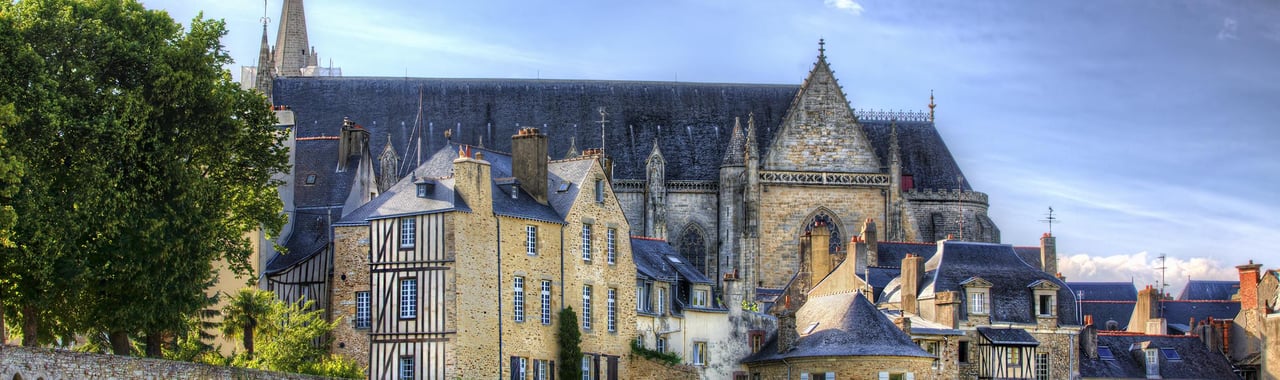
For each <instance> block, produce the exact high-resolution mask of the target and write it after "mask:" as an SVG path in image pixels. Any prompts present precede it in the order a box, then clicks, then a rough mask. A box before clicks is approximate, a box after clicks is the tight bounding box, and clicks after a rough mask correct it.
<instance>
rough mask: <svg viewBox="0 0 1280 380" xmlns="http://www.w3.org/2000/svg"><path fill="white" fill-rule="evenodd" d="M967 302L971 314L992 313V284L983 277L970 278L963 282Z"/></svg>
mask: <svg viewBox="0 0 1280 380" xmlns="http://www.w3.org/2000/svg"><path fill="white" fill-rule="evenodd" d="M960 286H963V287H964V292H965V293H966V296H965V298H966V301H967V302H968V303H969V314H972V315H988V314H990V313H991V304H990V302H991V282H989V281H987V280H983V279H982V278H981V277H976V276H975V277H969V279H967V280H964V281H961V282H960Z"/></svg>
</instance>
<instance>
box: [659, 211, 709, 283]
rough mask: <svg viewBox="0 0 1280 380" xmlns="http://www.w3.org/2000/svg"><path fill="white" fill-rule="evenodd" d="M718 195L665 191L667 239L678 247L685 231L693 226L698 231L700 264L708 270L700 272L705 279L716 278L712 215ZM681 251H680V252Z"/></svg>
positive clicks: (677, 248) (678, 248)
mask: <svg viewBox="0 0 1280 380" xmlns="http://www.w3.org/2000/svg"><path fill="white" fill-rule="evenodd" d="M718 195H719V194H716V193H669V194H667V241H669V242H671V246H673V247H675V248H676V250H677V251H679V250H680V248H681V247H680V239H681V238H682V237H684V233H685V230H686V229H687V228H690V227H692V226H697V228H700V229H701V230H702V241H703V243H705V245H706V246H705V247H703V252H704V254H705V258H706V262H704V263H703V265H704V266H703V267H704V268H707V270H708V272H710V273H703V274H705V275H707V278H710V279H712V280H715V279H716V272H715V268H716V265H717V264H719V260H717V258H716V256H717V254H718V252H717V247H716V231H718V230H719V228H720V226H719V225H718V224H716V214H717V213H718V212H719V204H718ZM681 253H682V254H683V253H684V252H681Z"/></svg>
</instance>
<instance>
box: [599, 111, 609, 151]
mask: <svg viewBox="0 0 1280 380" xmlns="http://www.w3.org/2000/svg"><path fill="white" fill-rule="evenodd" d="M599 111H600V121H597V123H600V153H601V154H603V153H604V124H605V123H608V122H609V120H608V119H607V117H608V116H609V113H608V112H605V110H604V106H601V107H600V109H599Z"/></svg>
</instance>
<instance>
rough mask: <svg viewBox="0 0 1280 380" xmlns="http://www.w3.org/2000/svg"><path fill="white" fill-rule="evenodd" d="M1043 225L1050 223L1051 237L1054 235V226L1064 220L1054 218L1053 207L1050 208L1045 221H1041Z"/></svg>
mask: <svg viewBox="0 0 1280 380" xmlns="http://www.w3.org/2000/svg"><path fill="white" fill-rule="evenodd" d="M1040 222H1041V223H1049V235H1050V236H1052V235H1053V224H1054V223H1062V218H1059V217H1056V216H1053V206H1049V213H1048V214H1045V217H1044V219H1040Z"/></svg>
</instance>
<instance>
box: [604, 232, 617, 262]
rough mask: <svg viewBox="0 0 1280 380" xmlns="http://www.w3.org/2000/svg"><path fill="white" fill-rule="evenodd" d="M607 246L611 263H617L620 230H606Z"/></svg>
mask: <svg viewBox="0 0 1280 380" xmlns="http://www.w3.org/2000/svg"><path fill="white" fill-rule="evenodd" d="M605 232H606V233H605V237H606V238H607V239H605V248H606V250H607V251H608V253H609V254H608V255H607V256H608V258H609V265H613V264H616V263H617V261H618V243H617V241H616V239H617V235H618V230H617V229H615V228H610V229H608V230H605Z"/></svg>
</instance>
